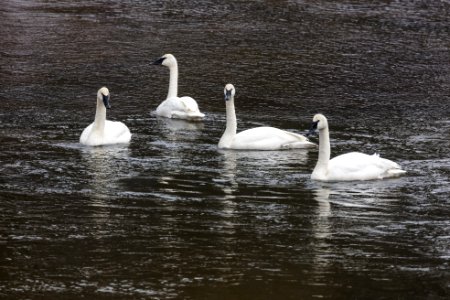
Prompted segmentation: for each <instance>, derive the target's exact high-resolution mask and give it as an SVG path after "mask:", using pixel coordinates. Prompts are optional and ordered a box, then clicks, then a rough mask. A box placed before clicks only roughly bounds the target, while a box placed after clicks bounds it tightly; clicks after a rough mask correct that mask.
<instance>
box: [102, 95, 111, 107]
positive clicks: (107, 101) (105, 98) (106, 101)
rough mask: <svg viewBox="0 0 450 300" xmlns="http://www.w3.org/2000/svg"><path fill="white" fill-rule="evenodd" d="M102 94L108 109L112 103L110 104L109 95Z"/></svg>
mask: <svg viewBox="0 0 450 300" xmlns="http://www.w3.org/2000/svg"><path fill="white" fill-rule="evenodd" d="M102 96H103V104H104V105H105V107H106V108H107V109H110V108H111V104H109V95H108V96H105V95H102Z"/></svg>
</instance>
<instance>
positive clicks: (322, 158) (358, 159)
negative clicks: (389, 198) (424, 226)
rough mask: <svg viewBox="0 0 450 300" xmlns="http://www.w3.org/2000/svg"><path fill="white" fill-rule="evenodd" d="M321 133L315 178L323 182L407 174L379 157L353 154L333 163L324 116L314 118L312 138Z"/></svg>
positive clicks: (344, 155)
mask: <svg viewBox="0 0 450 300" xmlns="http://www.w3.org/2000/svg"><path fill="white" fill-rule="evenodd" d="M316 129H318V130H319V158H318V160H317V164H316V167H315V168H314V171H313V172H312V174H311V179H313V180H319V181H350V180H373V179H383V178H389V177H397V176H400V175H402V174H404V173H406V171H404V170H402V169H401V168H400V166H399V165H398V164H397V163H395V162H393V161H391V160H388V159H385V158H381V157H380V156H379V155H378V154H374V155H367V154H364V153H360V152H350V153H346V154H343V155H339V156H337V157H335V158H333V159H331V160H330V134H329V131H328V121H327V119H326V118H325V116H324V115H322V114H317V115H315V116H314V118H313V123H312V124H311V129H310V130H309V132H308V135H310V134H313V133H314V132H315V130H316Z"/></svg>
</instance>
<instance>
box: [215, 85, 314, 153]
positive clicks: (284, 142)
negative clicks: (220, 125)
mask: <svg viewBox="0 0 450 300" xmlns="http://www.w3.org/2000/svg"><path fill="white" fill-rule="evenodd" d="M227 93H228V94H227ZM234 95H235V89H234V87H233V85H232V84H227V86H226V87H225V100H226V113H227V125H226V129H225V132H224V133H223V135H222V137H221V138H220V141H219V148H222V149H237V150H281V149H294V148H310V147H315V146H316V145H315V144H313V143H311V142H310V141H308V139H307V138H306V137H304V136H302V135H300V134H296V133H292V132H289V131H285V130H281V129H278V128H274V127H256V128H252V129H248V130H244V131H242V132H239V133H236V130H237V121H236V112H235V108H234Z"/></svg>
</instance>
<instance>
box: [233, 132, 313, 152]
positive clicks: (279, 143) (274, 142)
mask: <svg viewBox="0 0 450 300" xmlns="http://www.w3.org/2000/svg"><path fill="white" fill-rule="evenodd" d="M299 142H304V143H307V139H306V138H305V137H303V136H301V135H299V134H295V133H291V132H288V131H284V130H281V129H278V128H274V127H256V128H252V129H248V130H244V131H241V132H239V133H238V134H237V135H236V136H235V138H234V140H233V145H232V146H233V148H235V149H255V150H278V149H289V148H290V147H288V146H287V145H288V144H295V143H299ZM311 145H312V144H311ZM296 146H297V148H301V147H300V145H296Z"/></svg>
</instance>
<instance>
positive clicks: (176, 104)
mask: <svg viewBox="0 0 450 300" xmlns="http://www.w3.org/2000/svg"><path fill="white" fill-rule="evenodd" d="M153 64H155V65H163V66H166V67H168V68H169V70H170V80H169V92H168V94H167V98H166V100H164V101H163V102H161V104H160V105H159V106H158V107H157V109H156V114H157V115H158V116H162V117H166V118H175V119H184V120H188V121H199V120H202V119H203V118H204V117H205V114H203V113H201V112H200V109H199V108H198V104H197V102H196V101H195V100H194V99H193V98H191V97H178V63H177V60H176V59H175V56H173V55H172V54H165V55H164V56H162V57H161V58H159V59H158V60H156V61H155V62H154V63H153Z"/></svg>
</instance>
